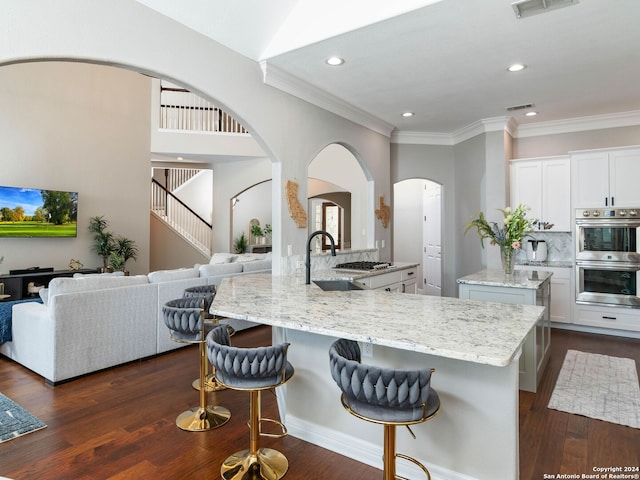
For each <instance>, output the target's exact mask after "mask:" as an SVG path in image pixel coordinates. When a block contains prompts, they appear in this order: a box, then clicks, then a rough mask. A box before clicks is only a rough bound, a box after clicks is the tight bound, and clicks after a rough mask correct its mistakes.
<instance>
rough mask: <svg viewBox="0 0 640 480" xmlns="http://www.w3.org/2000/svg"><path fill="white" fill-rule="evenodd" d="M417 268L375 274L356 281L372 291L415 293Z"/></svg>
mask: <svg viewBox="0 0 640 480" xmlns="http://www.w3.org/2000/svg"><path fill="white" fill-rule="evenodd" d="M417 276H418V268H417V267H410V268H404V269H400V270H393V271H391V272H387V273H380V274H375V275H372V276H370V277H365V278H359V279H357V280H356V282H357V283H360V284H362V285H364V286H366V287H367V288H370V289H372V290H385V291H387V292H400V293H417V292H418V290H417V283H416V279H417Z"/></svg>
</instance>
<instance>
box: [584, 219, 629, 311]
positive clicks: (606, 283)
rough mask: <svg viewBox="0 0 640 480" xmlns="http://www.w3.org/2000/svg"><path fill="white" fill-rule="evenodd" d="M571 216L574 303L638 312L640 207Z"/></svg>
mask: <svg viewBox="0 0 640 480" xmlns="http://www.w3.org/2000/svg"><path fill="white" fill-rule="evenodd" d="M575 213H576V215H575V221H576V302H578V303H584V304H596V305H607V306H619V307H627V308H640V291H639V290H638V285H640V215H639V213H640V207H639V208H609V209H593V208H590V209H582V208H580V209H576V212H575Z"/></svg>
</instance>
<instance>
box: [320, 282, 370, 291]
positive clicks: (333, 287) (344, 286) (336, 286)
mask: <svg viewBox="0 0 640 480" xmlns="http://www.w3.org/2000/svg"><path fill="white" fill-rule="evenodd" d="M313 283H315V284H316V285H317V286H319V287H320V288H321V289H322V290H324V291H325V292H338V291H342V292H343V291H347V290H367V287H366V286H364V285H362V284H359V283H356V282H352V281H351V280H314V281H313Z"/></svg>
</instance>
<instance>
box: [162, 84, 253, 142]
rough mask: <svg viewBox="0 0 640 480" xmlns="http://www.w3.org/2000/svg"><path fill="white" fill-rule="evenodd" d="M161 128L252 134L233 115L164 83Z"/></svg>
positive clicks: (182, 89)
mask: <svg viewBox="0 0 640 480" xmlns="http://www.w3.org/2000/svg"><path fill="white" fill-rule="evenodd" d="M160 128H164V129H169V130H187V131H194V132H220V133H248V132H247V130H246V129H245V128H244V127H243V126H242V125H241V124H240V123H239V122H238V121H237V120H236V119H235V118H233V117H232V116H231V115H229V114H228V113H227V112H225V111H224V110H222V109H221V108H220V107H218V106H216V105H215V104H213V103H212V102H209V101H207V100H205V99H203V98H201V97H199V96H197V95H195V94H193V93H191V92H190V91H188V90H185V89H184V88H179V87H176V86H167V85H166V84H165V83H163V82H161V83H160Z"/></svg>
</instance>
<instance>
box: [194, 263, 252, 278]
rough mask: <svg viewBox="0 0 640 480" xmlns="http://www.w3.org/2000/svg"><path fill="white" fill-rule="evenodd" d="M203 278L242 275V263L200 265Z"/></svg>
mask: <svg viewBox="0 0 640 480" xmlns="http://www.w3.org/2000/svg"><path fill="white" fill-rule="evenodd" d="M199 271H200V276H201V277H215V276H218V275H233V274H234V273H242V264H241V263H235V262H234V263H219V264H217V265H200V269H199Z"/></svg>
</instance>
